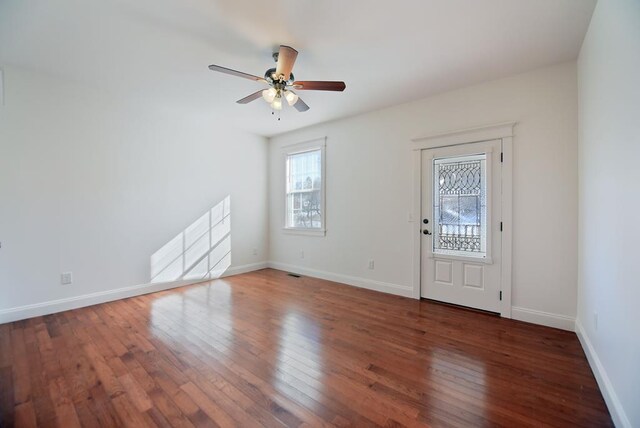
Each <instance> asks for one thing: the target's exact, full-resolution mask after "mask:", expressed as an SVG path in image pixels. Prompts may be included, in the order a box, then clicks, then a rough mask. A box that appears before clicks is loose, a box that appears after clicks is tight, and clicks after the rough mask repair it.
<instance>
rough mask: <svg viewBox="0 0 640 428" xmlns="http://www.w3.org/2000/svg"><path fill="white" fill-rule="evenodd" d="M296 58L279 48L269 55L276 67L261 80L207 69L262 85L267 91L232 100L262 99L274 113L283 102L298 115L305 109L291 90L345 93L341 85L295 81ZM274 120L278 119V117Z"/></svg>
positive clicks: (289, 49) (290, 51)
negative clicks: (266, 86)
mask: <svg viewBox="0 0 640 428" xmlns="http://www.w3.org/2000/svg"><path fill="white" fill-rule="evenodd" d="M297 57H298V51H297V50H295V49H293V48H292V47H290V46H285V45H280V49H279V51H278V52H274V53H273V59H274V60H275V61H276V67H275V68H270V69H268V70H267V71H266V72H265V74H264V78H262V77H258V76H254V75H252V74H248V73H243V72H241V71H236V70H233V69H230V68H226V67H222V66H219V65H215V64H212V65H210V66H209V69H210V70H212V71H217V72H219V73H224V74H229V75H231V76H237V77H242V78H244V79H249V80H253V81H255V82H260V83H265V84H267V85H269V88H267V89H264V90H260V91H257V92H254V93H253V94H251V95H248V96H246V97H244V98H242V99H239V100H238V101H236V102H237V103H238V104H248V103H250V102H251V101H254V100H257V99H258V98H260V97H262V99H264V100H265V101H266V102H267V103H269V105H270V106H271V108H272V109H273V110H274V111H280V110H282V106H283V102H282V100H283V99H284V100H285V101H286V102H287V104H288V105H289V106H292V107H294V108H295V109H296V110H298V111H299V112H305V111H307V110H309V106H308V105H307V104H306V103H305V102H304V101H302V99H301V98H300V97H299V96H298V94H296V93H295V92H293V91H292V89H296V90H301V91H338V92H342V91H344V90H345V88H346V85H345V83H344V82H329V81H296V80H295V78H294V76H293V73H292V72H291V71H292V70H293V65H294V63H295V61H296V58H297ZM278 120H280V118H279V117H278Z"/></svg>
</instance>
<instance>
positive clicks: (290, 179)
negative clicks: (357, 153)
mask: <svg viewBox="0 0 640 428" xmlns="http://www.w3.org/2000/svg"><path fill="white" fill-rule="evenodd" d="M321 187H322V152H321V150H320V149H318V150H312V151H308V152H303V153H296V154H292V155H288V156H287V224H286V226H287V227H296V228H307V229H320V228H322V212H321V209H322V208H321V207H322V200H321V198H322V189H321Z"/></svg>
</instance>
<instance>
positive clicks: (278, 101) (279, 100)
mask: <svg viewBox="0 0 640 428" xmlns="http://www.w3.org/2000/svg"><path fill="white" fill-rule="evenodd" d="M271 107H272V108H273V109H274V110H282V98H280V97H277V98H275V99H274V100H273V102H272V103H271Z"/></svg>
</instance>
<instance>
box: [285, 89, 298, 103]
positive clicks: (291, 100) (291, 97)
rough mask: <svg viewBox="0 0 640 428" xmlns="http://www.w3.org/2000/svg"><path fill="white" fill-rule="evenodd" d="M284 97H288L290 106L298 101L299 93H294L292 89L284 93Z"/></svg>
mask: <svg viewBox="0 0 640 428" xmlns="http://www.w3.org/2000/svg"><path fill="white" fill-rule="evenodd" d="M284 97H285V98H286V99H287V103H289V105H290V106H292V105H294V104H295V103H297V102H298V95H296V94H294V93H293V92H291V91H287V92H286V93H285V94H284Z"/></svg>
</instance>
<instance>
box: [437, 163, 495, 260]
mask: <svg viewBox="0 0 640 428" xmlns="http://www.w3.org/2000/svg"><path fill="white" fill-rule="evenodd" d="M485 168H486V155H484V154H483V155H472V156H462V157H455V158H447V159H436V160H434V161H433V172H434V177H433V178H434V189H433V196H434V197H433V203H434V207H433V210H434V219H435V223H436V224H435V233H434V239H433V252H434V253H437V254H450V255H464V256H473V257H484V256H485V255H486V240H487V234H486V222H487V218H486V217H487V211H486V171H485Z"/></svg>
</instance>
